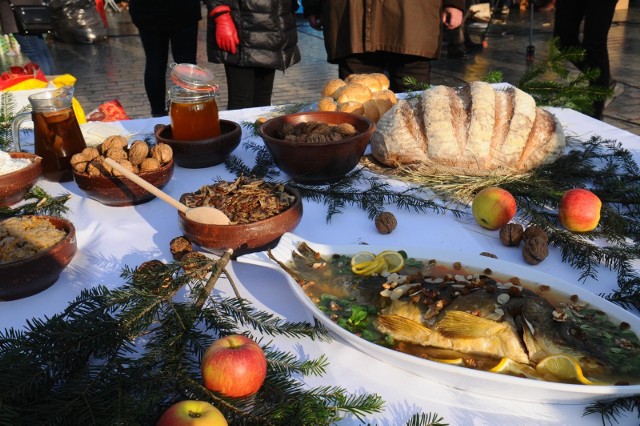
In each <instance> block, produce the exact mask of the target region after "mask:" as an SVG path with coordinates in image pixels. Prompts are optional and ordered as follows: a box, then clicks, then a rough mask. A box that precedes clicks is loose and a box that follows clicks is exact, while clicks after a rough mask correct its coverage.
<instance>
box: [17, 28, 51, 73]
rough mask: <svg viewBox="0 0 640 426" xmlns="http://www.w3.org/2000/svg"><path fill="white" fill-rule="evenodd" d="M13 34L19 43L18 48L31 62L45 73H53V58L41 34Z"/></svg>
mask: <svg viewBox="0 0 640 426" xmlns="http://www.w3.org/2000/svg"><path fill="white" fill-rule="evenodd" d="M13 36H14V37H15V38H16V40H17V41H18V44H20V50H21V51H22V52H23V53H24V54H25V55H27V58H29V60H30V61H31V62H33V63H34V64H38V65H39V66H40V69H41V70H42V72H43V73H45V74H46V75H53V59H52V58H51V53H50V52H49V46H47V42H46V41H45V40H44V38H42V36H38V35H20V34H14V35H13Z"/></svg>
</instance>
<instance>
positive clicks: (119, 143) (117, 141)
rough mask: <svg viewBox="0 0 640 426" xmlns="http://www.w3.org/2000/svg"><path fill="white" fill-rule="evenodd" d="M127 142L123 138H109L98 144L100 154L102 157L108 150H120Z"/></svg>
mask: <svg viewBox="0 0 640 426" xmlns="http://www.w3.org/2000/svg"><path fill="white" fill-rule="evenodd" d="M127 145H129V142H127V139H126V138H125V137H123V136H118V135H116V136H109V137H108V138H106V139H105V140H104V141H102V143H101V144H100V152H101V153H102V154H103V155H104V154H105V153H106V152H107V151H108V150H109V149H110V148H122V149H124V148H125V147H126V146H127Z"/></svg>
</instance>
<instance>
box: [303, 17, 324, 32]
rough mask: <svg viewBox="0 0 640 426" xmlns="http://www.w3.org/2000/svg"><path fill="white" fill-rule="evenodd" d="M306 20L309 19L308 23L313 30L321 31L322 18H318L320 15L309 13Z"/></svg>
mask: <svg viewBox="0 0 640 426" xmlns="http://www.w3.org/2000/svg"><path fill="white" fill-rule="evenodd" d="M307 20H308V21H309V25H311V28H313V29H314V30H318V31H322V19H321V18H320V16H318V15H309V17H308V18H307Z"/></svg>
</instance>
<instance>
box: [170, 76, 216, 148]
mask: <svg viewBox="0 0 640 426" xmlns="http://www.w3.org/2000/svg"><path fill="white" fill-rule="evenodd" d="M171 81H173V82H174V83H175V86H173V87H171V89H170V91H169V98H170V106H169V117H170V119H171V133H172V137H173V139H175V140H179V141H193V140H201V139H210V138H213V137H216V136H220V118H219V115H218V104H217V103H216V99H215V98H216V95H217V93H218V86H217V85H216V84H215V83H214V81H213V73H212V72H211V71H209V70H207V69H205V68H202V67H199V66H197V65H192V64H172V65H171Z"/></svg>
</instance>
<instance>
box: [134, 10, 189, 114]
mask: <svg viewBox="0 0 640 426" xmlns="http://www.w3.org/2000/svg"><path fill="white" fill-rule="evenodd" d="M129 13H130V14H131V20H132V21H133V24H134V25H135V26H136V27H137V28H138V32H139V34H140V41H141V42H142V48H143V50H144V54H145V67H144V88H145V91H146V92H147V98H148V99H149V104H150V105H151V116H152V117H162V116H165V115H167V101H166V97H167V87H166V78H167V77H166V76H167V66H168V64H169V46H171V55H172V56H173V60H174V61H175V62H176V63H188V64H196V62H197V61H196V55H197V51H198V22H199V21H200V20H201V19H202V11H201V0H129Z"/></svg>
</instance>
